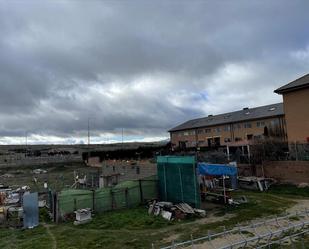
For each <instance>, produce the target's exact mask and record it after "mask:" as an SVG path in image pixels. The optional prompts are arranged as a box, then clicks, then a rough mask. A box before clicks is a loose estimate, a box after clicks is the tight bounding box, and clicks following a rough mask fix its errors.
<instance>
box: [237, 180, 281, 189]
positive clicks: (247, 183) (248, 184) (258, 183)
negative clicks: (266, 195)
mask: <svg viewBox="0 0 309 249" xmlns="http://www.w3.org/2000/svg"><path fill="white" fill-rule="evenodd" d="M273 183H275V180H274V179H272V178H264V177H253V176H250V177H239V178H238V185H239V187H240V188H242V189H248V190H259V191H261V192H263V191H267V190H268V189H269V187H270V186H271V185H272V184H273Z"/></svg>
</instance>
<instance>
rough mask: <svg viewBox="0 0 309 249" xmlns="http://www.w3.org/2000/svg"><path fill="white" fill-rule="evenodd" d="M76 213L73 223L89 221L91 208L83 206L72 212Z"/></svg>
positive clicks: (78, 223)
mask: <svg viewBox="0 0 309 249" xmlns="http://www.w3.org/2000/svg"><path fill="white" fill-rule="evenodd" d="M74 213H75V215H76V220H75V221H74V225H80V224H85V223H87V222H89V221H91V219H92V218H91V209H90V208H83V209H78V210H77V211H75V212H74Z"/></svg>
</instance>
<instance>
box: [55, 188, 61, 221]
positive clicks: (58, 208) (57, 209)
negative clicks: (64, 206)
mask: <svg viewBox="0 0 309 249" xmlns="http://www.w3.org/2000/svg"><path fill="white" fill-rule="evenodd" d="M56 200H57V202H56V223H57V224H58V223H59V214H60V212H59V211H60V207H59V198H58V194H57V193H56Z"/></svg>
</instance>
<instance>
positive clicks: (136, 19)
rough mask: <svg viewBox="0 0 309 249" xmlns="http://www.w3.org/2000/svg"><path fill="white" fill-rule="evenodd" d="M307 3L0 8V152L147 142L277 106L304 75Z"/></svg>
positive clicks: (308, 55) (308, 53) (308, 56)
mask: <svg viewBox="0 0 309 249" xmlns="http://www.w3.org/2000/svg"><path fill="white" fill-rule="evenodd" d="M308 12H309V1H306V0H304V1H297V0H293V1H279V0H278V1H269V0H265V1H260V0H259V1H247V0H243V1H206V0H205V1H189V0H188V1H182V2H181V1H152V2H150V1H134V0H133V1H129V0H128V1H125V0H122V1H120V0H118V1H94V0H92V1H81V0H80V1H74V0H70V1H39V0H37V1H2V0H0V86H1V89H0V144H4V143H11V144H12V143H15V144H22V143H24V142H25V134H26V133H27V134H28V142H30V143H82V142H86V141H87V140H86V137H87V123H88V118H90V130H91V139H92V142H93V143H95V142H96V143H105V142H112V141H117V140H118V141H119V140H121V132H122V129H124V140H125V141H133V140H139V141H151V140H160V139H164V138H167V137H168V133H167V130H168V129H170V128H172V127H173V126H176V125H178V124H179V123H181V122H183V121H186V120H188V119H191V118H196V117H201V116H205V115H208V114H219V113H223V112H228V111H233V110H237V109H240V108H243V107H255V106H259V105H266V104H271V103H276V102H281V101H282V98H281V96H279V95H277V94H275V93H273V90H274V89H276V88H277V87H279V86H280V85H283V84H285V83H288V82H289V81H291V80H294V79H296V78H297V77H299V76H302V75H303V74H306V73H308V68H309V26H308V23H309V15H308Z"/></svg>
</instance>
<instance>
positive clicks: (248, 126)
mask: <svg viewBox="0 0 309 249" xmlns="http://www.w3.org/2000/svg"><path fill="white" fill-rule="evenodd" d="M244 127H245V128H251V127H252V125H251V123H245V124H244Z"/></svg>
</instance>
